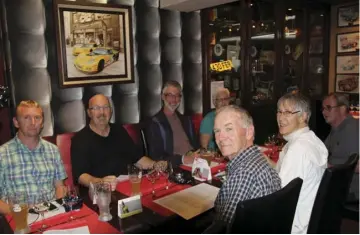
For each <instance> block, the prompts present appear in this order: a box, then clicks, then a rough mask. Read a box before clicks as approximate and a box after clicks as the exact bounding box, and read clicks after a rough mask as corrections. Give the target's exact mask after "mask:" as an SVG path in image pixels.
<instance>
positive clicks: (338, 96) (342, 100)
mask: <svg viewBox="0 0 360 235" xmlns="http://www.w3.org/2000/svg"><path fill="white" fill-rule="evenodd" d="M329 97H334V99H335V101H336V105H337V106H345V107H346V110H349V108H350V105H349V99H348V98H347V96H346V95H345V94H342V93H336V92H332V93H330V94H328V95H327V96H325V98H324V100H325V99H327V98H329Z"/></svg>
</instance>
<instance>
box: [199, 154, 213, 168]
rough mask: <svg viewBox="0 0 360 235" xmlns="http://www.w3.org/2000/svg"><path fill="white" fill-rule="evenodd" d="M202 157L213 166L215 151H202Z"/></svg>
mask: <svg viewBox="0 0 360 235" xmlns="http://www.w3.org/2000/svg"><path fill="white" fill-rule="evenodd" d="M200 158H202V159H205V160H206V161H207V163H208V165H209V167H211V161H212V160H213V158H214V153H213V152H211V151H209V150H204V151H201V152H200Z"/></svg>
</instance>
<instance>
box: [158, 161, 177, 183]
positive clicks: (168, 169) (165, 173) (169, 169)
mask: <svg viewBox="0 0 360 235" xmlns="http://www.w3.org/2000/svg"><path fill="white" fill-rule="evenodd" d="M173 172H174V170H173V167H172V165H171V162H167V166H166V168H165V169H163V170H162V171H161V173H162V175H163V176H165V178H166V189H169V184H170V182H169V176H170V175H172V174H173Z"/></svg>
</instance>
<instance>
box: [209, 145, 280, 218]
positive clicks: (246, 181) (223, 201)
mask: <svg viewBox="0 0 360 235" xmlns="http://www.w3.org/2000/svg"><path fill="white" fill-rule="evenodd" d="M226 172H227V175H226V179H227V180H226V182H225V183H224V184H223V185H222V187H221V189H220V191H219V194H218V196H217V198H216V200H215V210H216V212H217V219H218V220H221V221H224V222H227V223H230V222H231V221H232V219H233V217H234V215H235V211H236V206H237V204H238V202H239V201H245V200H249V199H254V198H258V197H263V196H266V195H268V194H271V193H274V192H276V191H278V190H280V189H281V180H280V177H279V175H278V173H277V172H276V171H275V169H273V168H271V166H270V165H269V163H268V162H267V160H266V159H265V157H263V156H262V155H261V152H260V150H259V148H258V147H257V146H256V145H253V146H251V147H249V148H247V149H246V150H244V151H243V152H241V153H240V154H239V156H237V157H235V158H233V159H232V160H231V161H230V162H229V164H228V165H227V167H226Z"/></svg>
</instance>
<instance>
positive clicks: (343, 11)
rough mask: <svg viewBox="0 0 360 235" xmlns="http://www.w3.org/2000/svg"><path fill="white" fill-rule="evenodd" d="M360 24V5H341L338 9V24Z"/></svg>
mask: <svg viewBox="0 0 360 235" xmlns="http://www.w3.org/2000/svg"><path fill="white" fill-rule="evenodd" d="M356 25H359V5H358V4H355V5H349V6H343V7H339V8H338V11H337V26H338V27H340V28H341V27H351V26H356Z"/></svg>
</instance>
